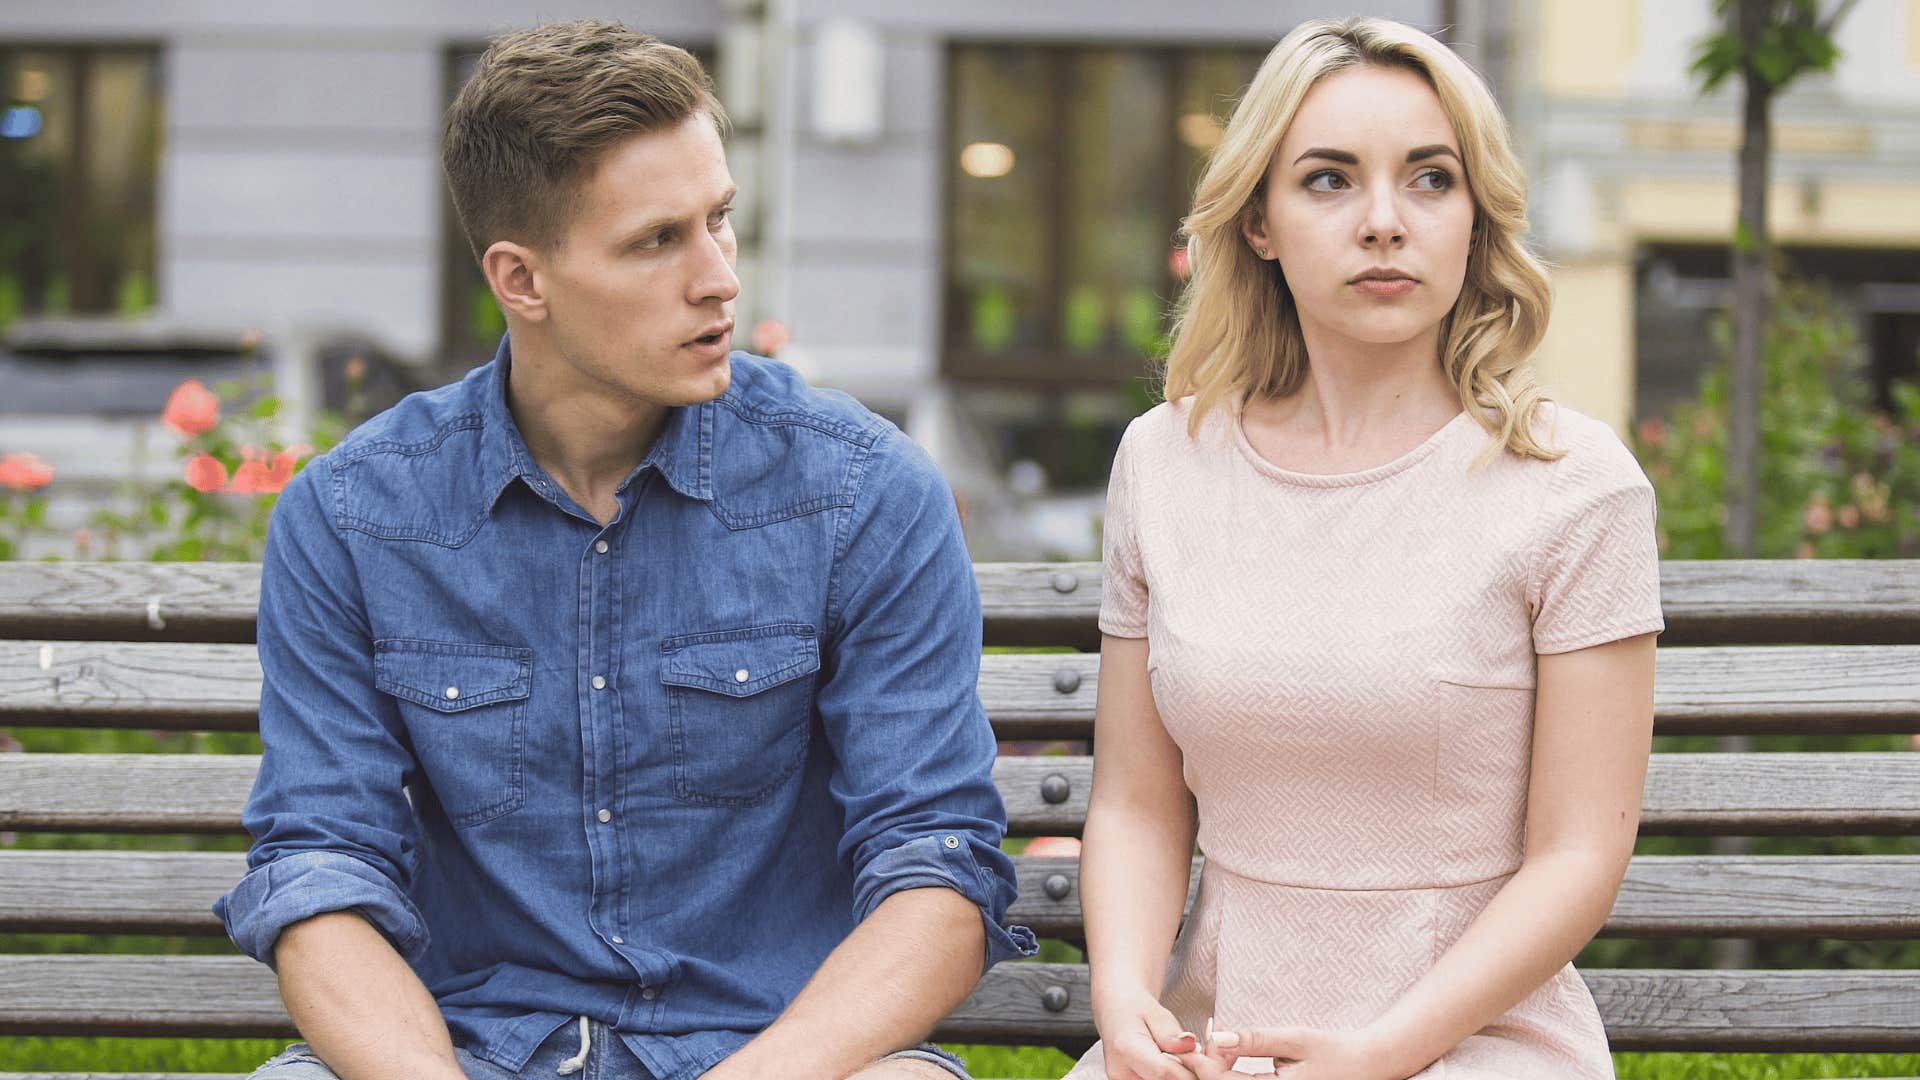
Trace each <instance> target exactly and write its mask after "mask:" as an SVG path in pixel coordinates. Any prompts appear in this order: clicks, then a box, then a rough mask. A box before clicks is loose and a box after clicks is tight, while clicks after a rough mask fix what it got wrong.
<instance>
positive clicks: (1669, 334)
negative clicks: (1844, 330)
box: [1634, 244, 1920, 417]
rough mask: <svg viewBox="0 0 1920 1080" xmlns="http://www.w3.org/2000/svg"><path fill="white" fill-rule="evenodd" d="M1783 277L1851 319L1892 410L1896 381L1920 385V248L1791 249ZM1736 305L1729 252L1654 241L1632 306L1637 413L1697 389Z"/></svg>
mask: <svg viewBox="0 0 1920 1080" xmlns="http://www.w3.org/2000/svg"><path fill="white" fill-rule="evenodd" d="M1781 253H1782V255H1783V257H1784V260H1785V272H1786V273H1788V274H1791V275H1795V276H1798V277H1805V278H1813V279H1816V280H1819V281H1821V282H1823V283H1825V284H1826V285H1827V287H1828V288H1830V289H1831V290H1832V291H1833V296H1834V300H1835V302H1836V303H1837V304H1838V305H1839V307H1840V310H1842V311H1845V312H1848V313H1850V314H1852V315H1853V317H1854V320H1855V324H1856V328H1857V330H1858V334H1859V340H1860V342H1861V345H1862V346H1863V348H1864V351H1865V353H1866V358H1867V362H1866V366H1865V368H1864V370H1863V371H1862V372H1861V374H1862V376H1863V377H1865V378H1867V379H1869V380H1871V383H1872V391H1873V400H1874V403H1875V404H1876V405H1877V406H1878V407H1880V408H1883V409H1884V408H1889V407H1891V405H1892V399H1893V394H1892V390H1893V384H1894V383H1896V382H1900V381H1908V382H1911V381H1916V380H1920V251H1900V250H1876V249H1850V248H1814V247H1787V248H1782V249H1781ZM1732 303H1733V281H1732V269H1731V266H1730V264H1729V261H1728V255H1727V249H1726V248H1724V247H1719V246H1709V245H1698V244H1655V245H1649V246H1647V247H1645V248H1643V249H1642V250H1641V253H1640V262H1639V271H1638V275H1637V281H1636V296H1635V303H1634V323H1635V325H1634V350H1635V355H1636V366H1637V369H1638V373H1637V376H1636V381H1635V387H1634V413H1635V415H1636V416H1639V417H1653V416H1660V415H1663V414H1665V413H1666V412H1668V411H1669V410H1670V409H1671V408H1672V407H1673V405H1674V404H1676V403H1677V402H1680V401H1684V400H1687V399H1690V398H1692V397H1694V396H1695V394H1696V393H1697V392H1698V388H1699V382H1700V376H1701V374H1702V373H1703V372H1704V371H1705V369H1706V366H1707V364H1708V363H1709V362H1710V361H1711V360H1713V359H1714V358H1715V357H1716V356H1718V355H1719V353H1718V351H1717V350H1716V348H1715V346H1714V343H1713V340H1712V337H1711V334H1710V332H1709V327H1710V326H1711V325H1712V321H1713V318H1714V317H1715V315H1716V314H1718V313H1720V312H1722V311H1725V310H1727V309H1728V307H1729V306H1730V305H1731V304H1732Z"/></svg>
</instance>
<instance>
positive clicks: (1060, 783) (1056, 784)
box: [1040, 773, 1073, 806]
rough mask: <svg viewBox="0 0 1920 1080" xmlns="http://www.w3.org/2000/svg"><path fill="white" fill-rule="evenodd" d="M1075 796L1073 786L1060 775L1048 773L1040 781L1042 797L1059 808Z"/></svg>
mask: <svg viewBox="0 0 1920 1080" xmlns="http://www.w3.org/2000/svg"><path fill="white" fill-rule="evenodd" d="M1071 794H1073V784H1072V783H1070V782H1069V781H1068V780H1067V778H1066V777H1064V776H1062V775H1060V774H1059V773H1048V774H1047V775H1046V776H1045V778H1043V779H1042V780H1041V781H1040V797H1041V798H1043V799H1045V800H1047V801H1048V802H1050V803H1053V804H1054V805H1056V806H1058V805H1059V804H1061V803H1063V802H1066V801H1067V796H1068V795H1071Z"/></svg>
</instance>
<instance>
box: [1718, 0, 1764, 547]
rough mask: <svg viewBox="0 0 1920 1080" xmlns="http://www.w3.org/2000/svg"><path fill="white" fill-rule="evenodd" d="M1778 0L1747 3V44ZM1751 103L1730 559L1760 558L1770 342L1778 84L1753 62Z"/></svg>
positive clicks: (1741, 238) (1729, 494) (1744, 150)
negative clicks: (1770, 201)
mask: <svg viewBox="0 0 1920 1080" xmlns="http://www.w3.org/2000/svg"><path fill="white" fill-rule="evenodd" d="M1772 7H1773V3H1772V0H1742V2H1741V3H1740V5H1739V8H1738V11H1739V15H1738V19H1739V33H1740V41H1741V44H1742V45H1743V46H1744V47H1745V49H1746V51H1747V53H1748V55H1749V56H1751V55H1752V53H1753V52H1754V51H1755V49H1756V48H1757V47H1758V45H1759V41H1760V35H1761V31H1762V30H1763V29H1764V28H1765V26H1766V24H1767V21H1768V16H1769V12H1770V9H1771V8H1772ZM1742 75H1743V78H1742V80H1741V82H1742V84H1743V85H1744V87H1745V104H1744V108H1743V115H1742V118H1741V119H1742V131H1741V139H1740V218H1739V227H1738V229H1737V230H1736V232H1735V234H1734V242H1733V372H1732V375H1733V378H1732V385H1731V387H1730V390H1731V393H1730V395H1729V401H1728V405H1729V415H1728V418H1727V420H1728V425H1727V490H1726V501H1727V523H1726V531H1725V534H1724V535H1725V539H1726V555H1727V557H1729V558H1735V559H1747V558H1752V557H1753V555H1754V540H1755V534H1756V532H1757V531H1758V530H1757V528H1756V518H1757V516H1758V504H1759V490H1760V386H1761V380H1762V377H1763V370H1764V365H1763V362H1762V353H1763V350H1764V349H1765V343H1766V325H1767V299H1768V296H1769V294H1770V293H1771V291H1772V290H1771V289H1770V288H1769V286H1770V285H1771V282H1770V281H1769V279H1768V275H1769V273H1770V272H1771V267H1770V265H1769V262H1770V259H1769V256H1770V252H1771V246H1772V245H1771V243H1770V242H1769V239H1768V236H1767V180H1768V175H1767V166H1768V159H1769V157H1770V156H1771V154H1772V149H1773V148H1772V139H1773V134H1772V133H1773V125H1772V111H1773V92H1774V91H1773V87H1772V86H1770V85H1768V84H1767V82H1766V80H1765V79H1763V78H1761V77H1760V74H1759V73H1758V72H1756V71H1755V70H1754V69H1753V64H1752V61H1751V60H1749V61H1748V62H1747V64H1746V65H1745V70H1744V71H1743V72H1742Z"/></svg>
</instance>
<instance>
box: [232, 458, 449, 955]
mask: <svg viewBox="0 0 1920 1080" xmlns="http://www.w3.org/2000/svg"><path fill="white" fill-rule="evenodd" d="M328 466H329V463H328V461H327V459H326V458H324V457H323V458H320V459H318V460H316V461H315V462H313V463H312V464H311V465H309V466H308V467H307V468H306V469H305V470H304V471H302V472H301V473H300V475H298V476H296V477H295V478H294V479H293V482H292V483H290V484H288V485H287V488H286V490H285V491H284V492H283V493H282V494H281V497H280V500H279V502H278V503H277V504H276V505H275V507H274V512H273V519H272V522H271V525H270V527H269V529H268V532H267V550H266V557H265V560H264V565H263V566H262V568H261V580H260V614H259V622H258V627H259V630H258V637H259V650H260V667H261V673H262V676H263V680H262V684H261V692H260V737H261V741H262V744H263V746H264V752H263V754H262V757H261V763H260V773H259V776H258V777H257V778H256V779H255V781H254V785H253V794H252V795H251V796H250V797H249V798H248V800H247V807H246V811H245V814H244V815H243V819H242V820H243V823H244V824H245V825H246V828H247V831H248V832H250V833H252V834H253V838H254V844H253V848H252V850H251V851H250V852H249V853H248V856H247V866H248V871H247V875H246V876H245V877H244V878H242V879H241V880H240V883H239V884H238V885H236V886H234V888H233V889H232V890H231V891H229V892H228V893H227V894H226V895H224V896H222V897H221V898H220V899H219V900H217V901H216V902H215V903H214V908H213V909H214V912H215V914H217V915H218V916H219V917H220V919H221V921H222V922H223V923H224V924H225V926H226V929H227V935H228V936H229V937H231V938H232V939H233V943H234V944H235V945H236V946H238V947H239V948H240V951H242V952H244V953H246V954H247V955H248V956H251V957H253V958H254V959H256V960H259V961H262V962H263V963H267V964H272V963H273V949H274V944H275V942H277V941H278V940H279V938H280V933H281V931H283V930H285V929H286V928H287V927H288V926H290V925H292V924H294V923H296V922H299V921H300V920H302V919H306V918H311V917H312V916H314V915H319V914H322V913H325V912H329V911H354V912H357V913H359V914H360V915H361V916H362V917H363V918H365V919H366V920H367V921H368V922H369V923H371V924H372V925H373V926H374V927H375V928H376V929H378V930H379V931H380V932H381V933H383V934H385V935H386V937H387V940H388V941H390V942H392V944H393V946H394V948H395V949H396V950H397V951H398V952H399V953H400V954H401V955H402V956H403V957H405V958H406V959H407V960H408V961H409V962H411V961H415V960H417V959H418V958H419V956H420V954H421V953H422V952H423V951H424V950H425V949H426V945H427V929H426V923H425V920H423V919H422V918H421V916H420V912H419V911H418V910H417V909H416V908H415V907H414V904H413V902H412V901H411V900H410V899H409V897H408V894H409V887H410V883H411V881H412V875H413V866H414V860H415V859H416V857H417V835H416V826H415V823H414V819H413V813H412V809H411V807H410V806H409V805H408V803H407V798H406V792H405V784H406V782H407V781H408V779H409V778H411V776H412V775H413V773H414V772H415V771H416V766H415V764H414V757H413V753H412V751H411V750H410V749H409V747H408V743H407V740H406V736H405V732H404V729H403V727H402V725H401V722H400V718H399V715H398V713H397V711H396V709H395V708H394V706H393V703H392V702H391V701H390V700H389V699H387V698H386V697H385V696H384V695H382V694H380V693H379V692H378V691H376V690H375V689H374V687H373V642H372V639H371V633H370V630H369V627H368V624H367V618H366V606H365V604H364V602H363V600H362V596H361V592H360V581H359V577H358V575H357V573H356V570H355V567H354V564H353V559H352V557H351V553H350V552H349V550H348V547H347V543H346V540H345V537H344V536H343V535H342V534H341V533H340V531H339V530H338V529H337V528H336V527H335V526H334V523H333V519H332V516H331V515H330V514H329V513H328V503H327V497H328V493H329V491H330V485H329V483H328V478H329V476H330V469H329V467H328Z"/></svg>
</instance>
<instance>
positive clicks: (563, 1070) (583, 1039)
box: [559, 1016, 593, 1076]
mask: <svg viewBox="0 0 1920 1080" xmlns="http://www.w3.org/2000/svg"><path fill="white" fill-rule="evenodd" d="M591 1049H593V1036H592V1035H590V1034H588V1032H587V1018H586V1017H584V1016H582V1017H581V1018H580V1052H579V1053H577V1054H575V1055H573V1056H572V1057H570V1058H568V1059H567V1060H565V1061H563V1062H561V1063H560V1069H559V1073H560V1075H561V1076H572V1075H573V1074H574V1073H577V1072H579V1071H580V1070H581V1069H584V1068H586V1067H587V1051H588V1050H591Z"/></svg>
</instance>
